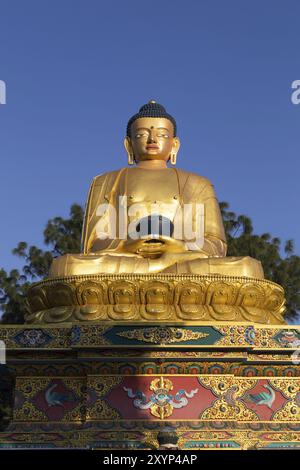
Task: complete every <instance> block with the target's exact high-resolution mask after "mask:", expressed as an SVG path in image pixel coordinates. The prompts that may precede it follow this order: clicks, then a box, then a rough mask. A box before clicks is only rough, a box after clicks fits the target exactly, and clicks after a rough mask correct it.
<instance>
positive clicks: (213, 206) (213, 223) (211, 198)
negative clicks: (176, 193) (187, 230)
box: [186, 177, 227, 257]
mask: <svg viewBox="0 0 300 470" xmlns="http://www.w3.org/2000/svg"><path fill="white" fill-rule="evenodd" d="M192 202H193V203H196V204H198V206H196V207H197V209H196V210H194V215H193V225H194V227H197V226H199V213H200V217H201V215H202V217H204V223H203V224H202V236H201V237H197V239H195V240H193V241H186V246H187V248H188V249H189V250H198V251H201V252H202V253H203V254H204V255H206V256H208V257H210V256H217V257H223V256H226V251H227V244H226V238H225V231H224V226H223V220H222V216H221V211H220V206H219V203H218V200H217V198H216V194H215V191H214V188H213V186H212V184H211V183H210V182H209V181H208V180H207V179H205V178H201V177H199V181H198V184H197V187H196V189H195V191H194V193H193V195H192ZM197 219H198V220H197ZM200 226H201V224H200Z"/></svg>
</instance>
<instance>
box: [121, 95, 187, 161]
mask: <svg viewBox="0 0 300 470" xmlns="http://www.w3.org/2000/svg"><path fill="white" fill-rule="evenodd" d="M176 131H177V129H176V121H175V119H174V118H173V117H172V116H171V115H170V114H168V113H167V112H166V110H165V108H164V107H163V106H162V105H160V104H158V103H156V102H155V101H149V103H147V104H145V105H144V106H142V107H141V108H140V110H139V112H138V113H137V114H135V115H134V116H132V117H131V118H130V119H129V121H128V125H127V135H126V138H125V141H124V145H125V149H126V152H127V154H128V163H129V164H133V163H134V162H136V163H138V162H141V161H144V160H162V161H165V162H167V161H169V160H170V162H171V163H172V164H173V165H175V164H176V156H177V152H178V150H179V147H180V141H179V139H178V137H177V136H176Z"/></svg>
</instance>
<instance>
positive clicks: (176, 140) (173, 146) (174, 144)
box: [170, 137, 180, 165]
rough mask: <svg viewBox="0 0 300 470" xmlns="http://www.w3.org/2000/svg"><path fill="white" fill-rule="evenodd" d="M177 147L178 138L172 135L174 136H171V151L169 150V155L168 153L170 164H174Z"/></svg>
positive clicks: (178, 144)
mask: <svg viewBox="0 0 300 470" xmlns="http://www.w3.org/2000/svg"><path fill="white" fill-rule="evenodd" d="M179 148H180V140H179V137H174V138H173V143H172V152H171V155H170V163H171V165H176V161H177V153H178V151H179Z"/></svg>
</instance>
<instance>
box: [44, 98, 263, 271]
mask: <svg viewBox="0 0 300 470" xmlns="http://www.w3.org/2000/svg"><path fill="white" fill-rule="evenodd" d="M124 144H125V149H126V152H127V154H128V163H129V167H125V168H121V169H120V170H115V171H111V172H109V173H105V174H102V175H100V176H96V178H94V180H93V182H92V184H91V188H90V192H89V196H88V201H87V206H86V213H85V221H84V227H83V234H82V247H83V249H82V253H79V254H67V255H64V256H62V257H60V258H57V259H55V260H54V261H53V264H52V267H51V270H50V277H52V278H53V277H61V276H71V275H82V274H84V275H87V274H101V273H105V274H121V273H128V274H129V273H132V274H141V273H173V274H183V273H185V274H221V275H230V276H246V277H252V278H258V279H263V277H264V275H263V270H262V266H261V263H260V262H259V261H257V260H255V259H252V258H250V257H226V249H227V245H226V239H225V233H224V227H223V222H222V217H221V213H220V208H219V204H218V201H217V199H216V196H215V192H214V189H213V186H212V185H211V183H210V181H209V180H208V179H206V178H204V177H202V176H199V175H197V174H195V173H191V172H188V171H185V170H180V169H178V168H177V167H176V166H175V165H176V158H177V153H178V151H179V147H180V141H179V138H178V136H177V126H176V121H175V119H174V118H173V117H172V116H171V115H169V114H168V113H167V112H166V110H165V108H164V107H163V106H161V105H160V104H158V103H156V102H155V101H150V102H149V103H148V104H146V105H144V106H142V107H141V108H140V110H139V112H138V113H137V114H135V115H134V116H133V117H132V118H131V119H130V120H129V122H128V126H127V136H126V138H125V141H124ZM168 163H170V165H171V166H168ZM153 221H154V222H155V223H154V225H155V226H156V228H155V230H153V227H152V226H151V224H150V226H149V222H153ZM187 223H188V224H189V227H188V230H185V229H186V225H187ZM166 226H168V228H169V231H168V230H164V227H166ZM174 227H175V230H174Z"/></svg>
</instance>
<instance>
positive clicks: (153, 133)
mask: <svg viewBox="0 0 300 470" xmlns="http://www.w3.org/2000/svg"><path fill="white" fill-rule="evenodd" d="M148 140H149V142H152V143H156V135H155V132H154V131H153V130H151V131H150V134H149V139H148Z"/></svg>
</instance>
